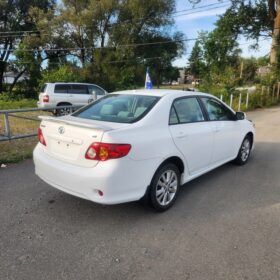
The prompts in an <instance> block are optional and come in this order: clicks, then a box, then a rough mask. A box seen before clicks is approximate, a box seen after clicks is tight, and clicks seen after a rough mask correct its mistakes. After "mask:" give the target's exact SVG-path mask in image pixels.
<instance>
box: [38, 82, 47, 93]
mask: <svg viewBox="0 0 280 280" xmlns="http://www.w3.org/2000/svg"><path fill="white" fill-rule="evenodd" d="M46 89H47V84H44V85H43V86H42V87H41V90H40V92H41V93H45V92H46Z"/></svg>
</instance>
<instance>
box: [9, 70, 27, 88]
mask: <svg viewBox="0 0 280 280" xmlns="http://www.w3.org/2000/svg"><path fill="white" fill-rule="evenodd" d="M25 71H26V69H24V70H22V71H21V72H19V73H18V75H17V76H16V77H15V78H14V81H13V83H12V84H11V86H10V90H9V93H11V92H12V91H13V88H14V86H15V85H16V83H17V81H18V79H19V78H20V77H21V76H22V75H23V73H24V72H25Z"/></svg>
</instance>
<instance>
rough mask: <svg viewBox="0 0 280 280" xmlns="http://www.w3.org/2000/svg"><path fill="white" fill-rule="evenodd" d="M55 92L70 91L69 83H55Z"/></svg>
mask: <svg viewBox="0 0 280 280" xmlns="http://www.w3.org/2000/svg"><path fill="white" fill-rule="evenodd" d="M54 93H68V85H55V87H54Z"/></svg>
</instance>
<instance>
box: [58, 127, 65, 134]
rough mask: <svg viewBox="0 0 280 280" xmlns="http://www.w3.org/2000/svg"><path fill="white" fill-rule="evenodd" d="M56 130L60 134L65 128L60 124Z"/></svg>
mask: <svg viewBox="0 0 280 280" xmlns="http://www.w3.org/2000/svg"><path fill="white" fill-rule="evenodd" d="M58 132H59V133H60V134H63V133H64V132H65V128H64V127H63V126H60V127H59V128H58Z"/></svg>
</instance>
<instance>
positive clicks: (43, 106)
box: [37, 101, 55, 109]
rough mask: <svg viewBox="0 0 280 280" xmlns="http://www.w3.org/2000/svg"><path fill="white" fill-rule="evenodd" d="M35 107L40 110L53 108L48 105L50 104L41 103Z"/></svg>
mask: <svg viewBox="0 0 280 280" xmlns="http://www.w3.org/2000/svg"><path fill="white" fill-rule="evenodd" d="M37 107H38V108H41V109H47V108H52V107H55V105H54V104H50V103H43V102H40V101H38V102H37Z"/></svg>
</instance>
